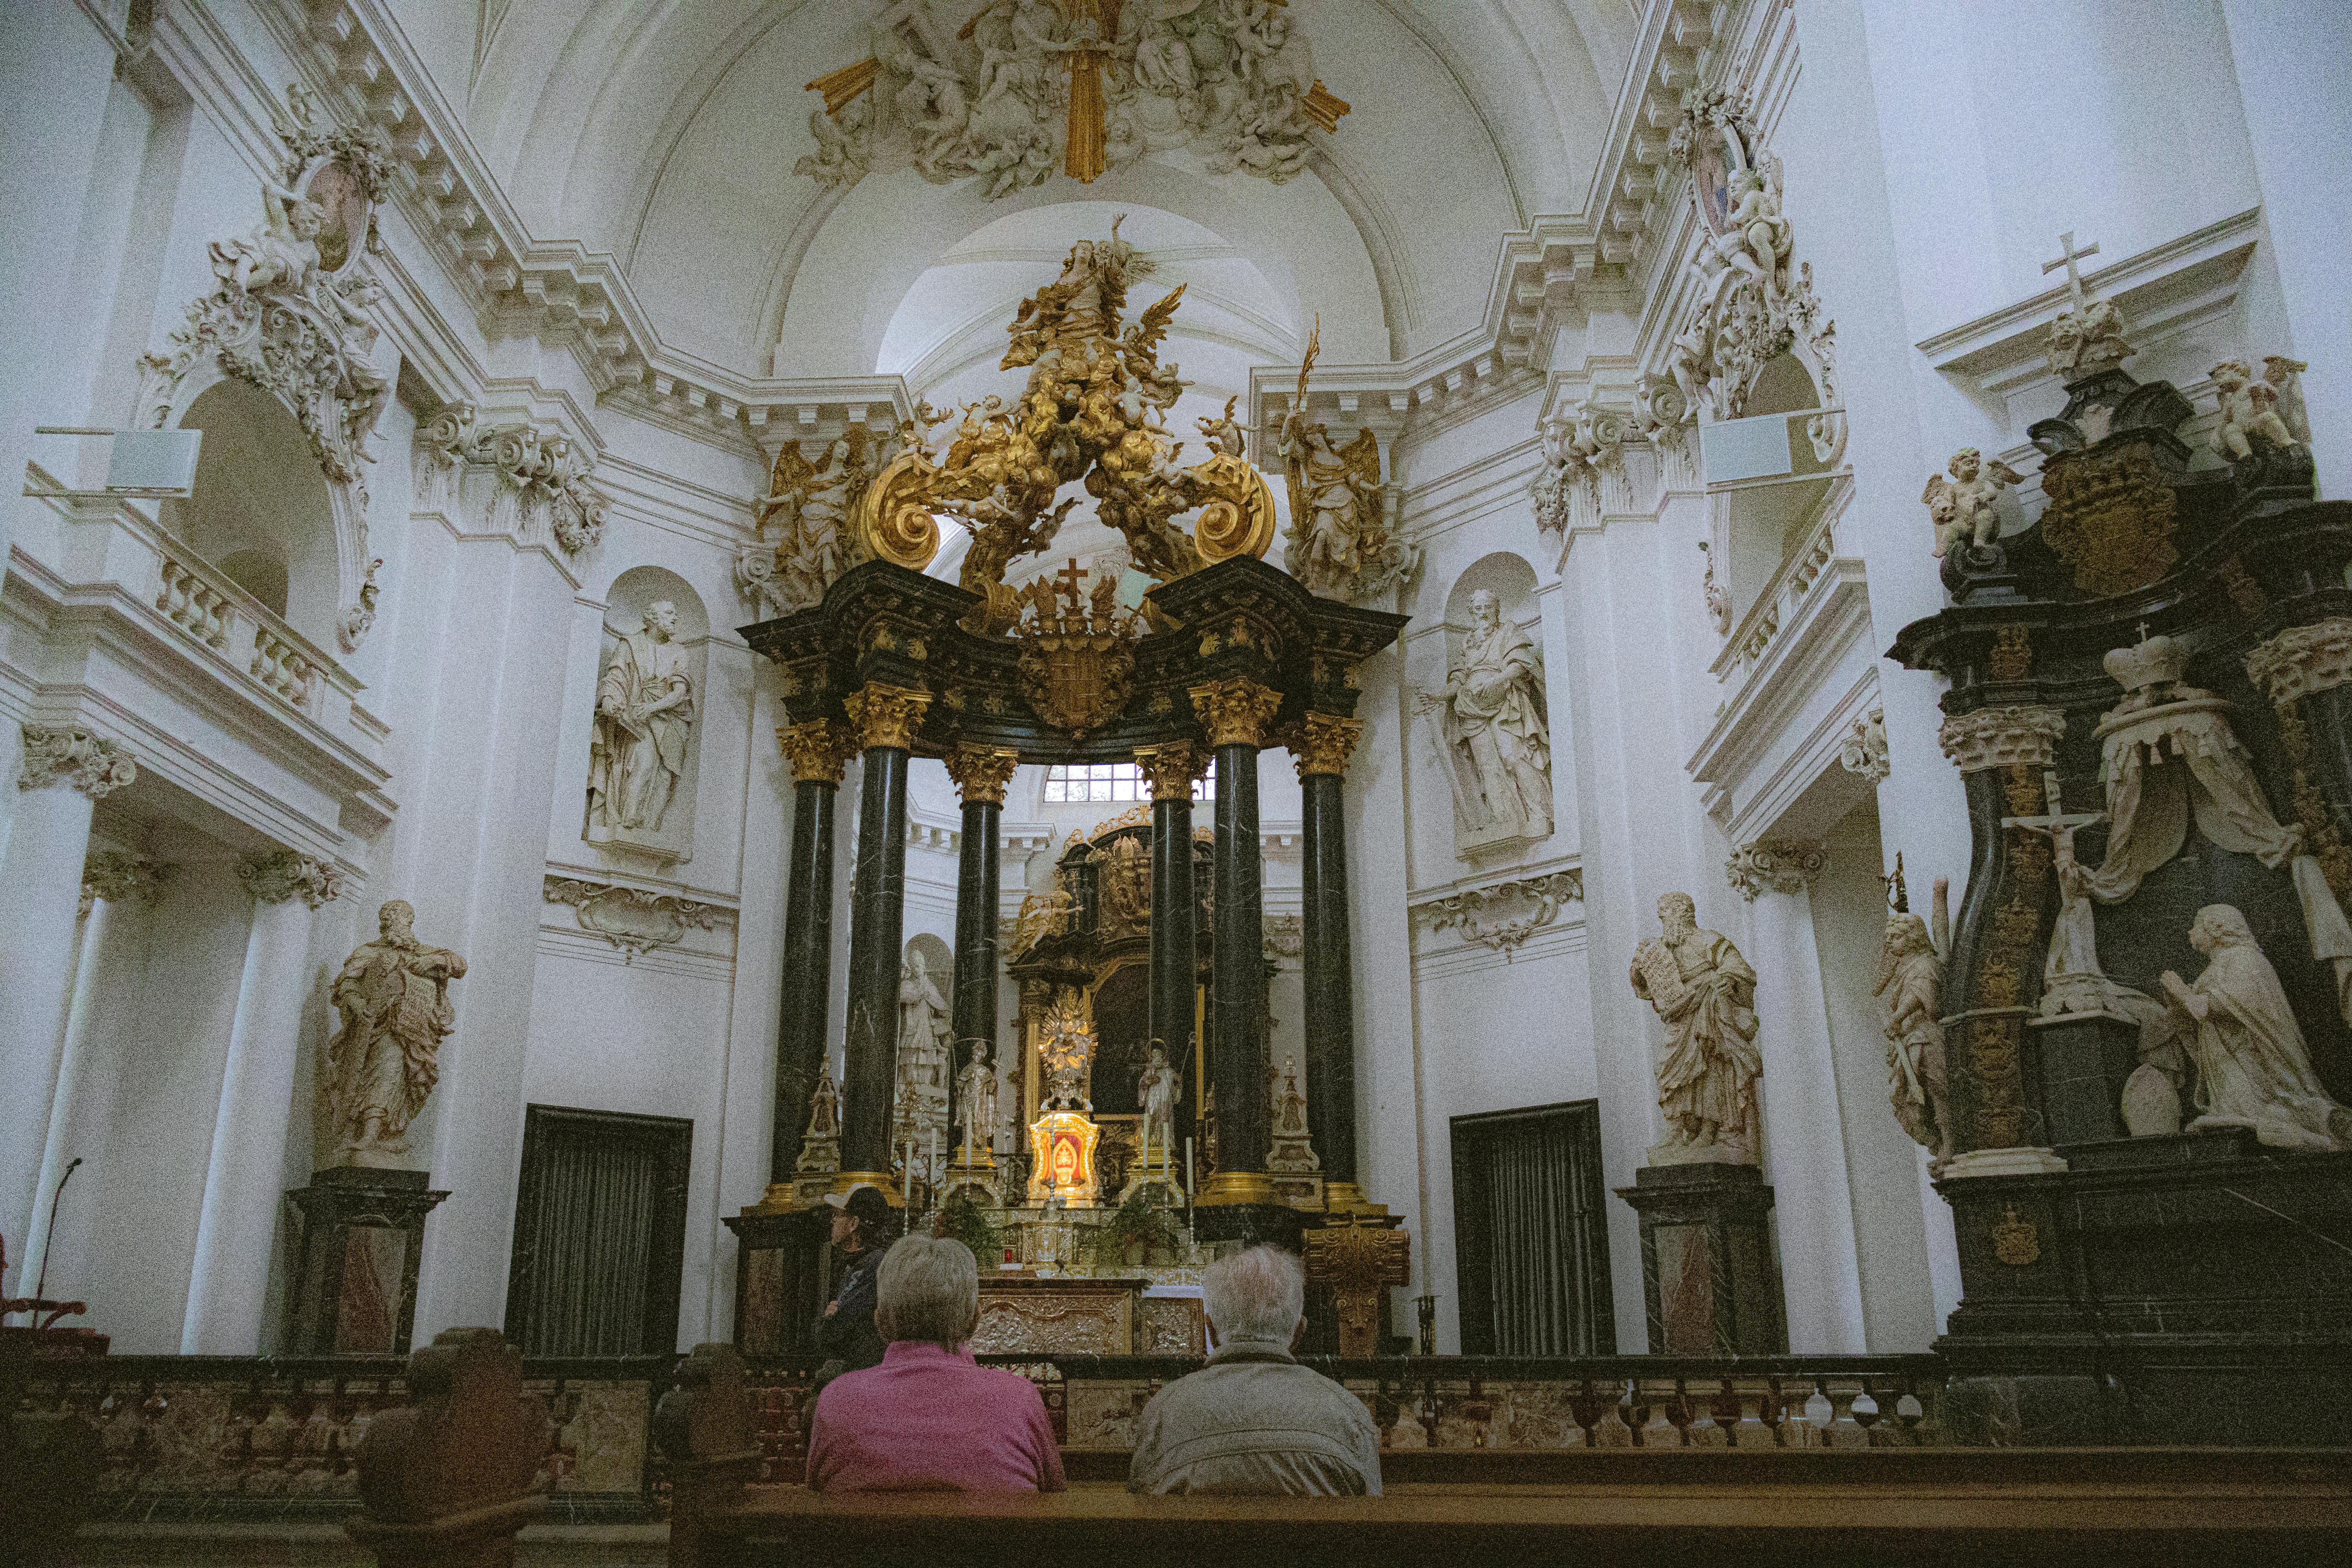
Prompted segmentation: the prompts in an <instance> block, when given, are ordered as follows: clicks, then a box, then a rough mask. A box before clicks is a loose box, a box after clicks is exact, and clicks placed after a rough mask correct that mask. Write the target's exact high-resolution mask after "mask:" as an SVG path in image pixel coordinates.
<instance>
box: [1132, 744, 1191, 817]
mask: <svg viewBox="0 0 2352 1568" xmlns="http://www.w3.org/2000/svg"><path fill="white" fill-rule="evenodd" d="M1207 761H1208V759H1207V758H1206V757H1205V756H1203V755H1202V754H1201V753H1200V752H1196V751H1195V750H1194V749H1193V746H1192V742H1189V741H1170V742H1166V743H1164V744H1162V745H1158V746H1139V747H1137V748H1136V751H1135V765H1136V766H1137V767H1139V768H1141V769H1142V770H1143V776H1144V777H1145V778H1147V779H1149V780H1150V781H1151V798H1152V800H1153V801H1154V802H1155V803H1157V802H1159V801H1163V800H1190V799H1192V784H1193V781H1194V780H1196V779H1198V778H1199V777H1200V776H1201V774H1202V772H1203V771H1204V768H1205V764H1206V763H1207Z"/></svg>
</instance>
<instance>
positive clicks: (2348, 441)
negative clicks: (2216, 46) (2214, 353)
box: [2221, 0, 2352, 499]
mask: <svg viewBox="0 0 2352 1568" xmlns="http://www.w3.org/2000/svg"><path fill="white" fill-rule="evenodd" d="M2221 14H2222V16H2223V18H2224V20H2225V21H2226V22H2227V23H2228V25H2229V29H2230V54H2231V59H2232V61H2233V62H2234V63H2235V64H2236V66H2237V72H2238V96H2239V99H2240V100H2241V101H2242V107H2243V109H2244V110H2245V116H2246V132H2247V135H2248V137H2249V139H2250V140H2251V141H2252V143H2253V154H2254V174H2255V177H2256V178H2257V179H2258V180H2260V181H2261V183H2262V190H2263V226H2265V227H2266V228H2268V229H2269V230H2270V240H2271V258H2272V260H2273V263H2274V264H2275V265H2276V266H2277V268H2278V278H2279V289H2280V291H2281V292H2282V293H2283V294H2284V295H2285V297H2286V316H2287V326H2288V330H2289V331H2291V332H2292V333H2293V335H2294V342H2293V343H2292V344H2291V345H2280V346H2273V345H2272V344H2267V343H2250V344H2248V345H2247V347H2248V348H2250V349H2252V351H2253V352H2254V353H2292V354H2293V355H2294V358H2296V359H2299V360H2302V361H2304V362H2305V363H2307V364H2309V365H2310V367H2311V368H2310V369H2309V370H2306V371H2305V372H2304V373H2303V402H2304V408H2305V412H2306V413H2307V414H2309V416H2310V417H2311V428H2312V433H2313V436H2314V437H2315V439H2314V441H2313V443H2312V456H2313V458H2315V460H2316V461H2317V463H2318V465H2319V493H2320V494H2321V495H2322V496H2326V497H2333V498H2337V499H2340V498H2342V497H2343V496H2345V495H2347V493H2352V315H2347V312H2346V310H2345V309H2344V279H2343V274H2344V214H2345V211H2346V208H2347V204H2352V117H2347V114H2346V112H2345V107H2344V84H2345V83H2346V82H2347V81H2352V26H2346V22H2347V17H2346V16H2345V15H2344V13H2343V11H2342V10H2341V9H2340V8H2339V7H2337V6H2335V5H2327V4H2324V3H2322V0H2302V3H2300V4H2297V3H2294V0H2222V4H2221Z"/></svg>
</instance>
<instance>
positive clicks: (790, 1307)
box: [725, 1208, 833, 1356]
mask: <svg viewBox="0 0 2352 1568" xmlns="http://www.w3.org/2000/svg"><path fill="white" fill-rule="evenodd" d="M725 1224H726V1226H727V1228H728V1229H730V1230H731V1231H733V1232H734V1233H735V1242H736V1246H737V1248H738V1250H737V1253H736V1258H735V1348H736V1349H738V1350H740V1351H741V1352H743V1353H744V1354H745V1355H752V1356H759V1355H795V1354H799V1353H801V1352H804V1351H807V1350H810V1349H812V1348H814V1347H813V1346H812V1345H811V1343H810V1342H809V1333H810V1326H811V1325H812V1324H814V1322H815V1321H816V1320H817V1316H818V1315H819V1314H820V1313H822V1312H823V1311H824V1303H825V1300H826V1298H827V1297H828V1296H829V1295H830V1294H831V1291H830V1289H828V1287H829V1286H830V1284H831V1265H832V1250H833V1249H832V1247H830V1246H828V1245H827V1237H829V1236H830V1234H831V1232H832V1228H833V1210H832V1209H830V1208H819V1209H815V1210H806V1209H803V1210H801V1211H798V1212H796V1213H792V1214H773V1215H769V1214H751V1213H746V1214H739V1215H727V1216H725Z"/></svg>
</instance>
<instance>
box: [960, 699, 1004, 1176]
mask: <svg viewBox="0 0 2352 1568" xmlns="http://www.w3.org/2000/svg"><path fill="white" fill-rule="evenodd" d="M1019 762H1020V758H1019V756H1018V754H1017V753H1015V752H1010V751H1004V750H1001V749H997V748H992V747H987V746H959V747H957V748H956V750H955V752H954V753H953V754H951V755H950V757H949V758H948V773H949V774H950V776H951V777H953V778H954V780H955V782H956V788H957V789H958V790H959V791H960V792H961V794H962V795H963V855H962V858H961V860H959V861H958V862H957V866H956V942H955V994H954V995H953V996H952V997H951V998H950V1003H949V1005H950V1011H951V1014H952V1016H951V1018H950V1026H952V1028H953V1029H954V1031H955V1055H954V1057H953V1058H952V1060H951V1062H950V1075H949V1080H950V1089H949V1100H948V1126H949V1128H950V1131H952V1130H953V1129H954V1127H955V1125H956V1116H957V1112H958V1109H959V1107H958V1104H957V1101H958V1100H959V1098H960V1097H961V1092H962V1087H963V1068H965V1067H966V1066H967V1065H969V1064H970V1062H971V1058H972V1054H973V1053H974V1052H975V1051H977V1050H978V1049H979V1048H980V1047H982V1046H986V1047H988V1059H989V1060H990V1061H991V1062H992V1063H993V1064H994V1065H995V1066H996V1067H998V1068H1003V1065H1004V1063H1003V1058H1002V1055H1001V1047H1000V1045H999V1042H998V1040H997V1037H996V976H997V971H998V968H999V964H998V954H997V940H996V904H997V883H998V881H999V880H1000V879H1001V877H1002V869H1001V866H1000V862H999V848H1000V846H999V843H998V829H999V825H1000V824H1001V823H1002V822H1003V816H1004V786H1005V785H1006V784H1008V783H1010V782H1011V781H1012V778H1013V768H1014V767H1015V766H1017V765H1018V764H1019ZM988 1152H989V1145H988V1143H987V1142H985V1135H984V1134H982V1132H981V1131H980V1130H979V1129H974V1130H973V1141H972V1158H973V1160H974V1161H975V1163H984V1161H983V1159H982V1157H983V1156H985V1155H986V1154H987V1153H988ZM953 1154H954V1158H955V1159H957V1160H959V1161H961V1159H962V1158H963V1143H962V1142H961V1139H959V1140H958V1141H957V1142H956V1145H955V1148H954V1151H953Z"/></svg>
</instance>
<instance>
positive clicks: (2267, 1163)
mask: <svg viewBox="0 0 2352 1568" xmlns="http://www.w3.org/2000/svg"><path fill="white" fill-rule="evenodd" d="M2060 1152H2061V1153H2063V1155H2064V1156H2065V1157H2066V1159H2067V1162H2068V1163H2069V1165H2070V1166H2071V1169H2069V1170H2066V1171H2063V1172H2055V1173H2049V1174H2046V1175H2032V1176H2000V1177H1989V1178H1983V1179H1976V1180H1963V1181H1947V1182H1943V1183H1940V1184H1938V1190H1939V1191H1941V1192H1942V1193H1943V1194H1944V1195H1945V1197H1946V1198H1947V1199H1948V1201H1949V1202H1950V1203H1951V1205H1952V1216H1953V1226H1954V1229H1955V1232H1956V1234H1957V1236H1958V1242H1959V1254H1960V1273H1961V1279H1962V1281H1963V1287H1964V1295H1963V1300H1962V1301H1961V1303H1960V1306H1959V1308H1958V1310H1956V1311H1954V1312H1953V1313H1952V1315H1951V1318H1950V1320H1949V1321H1948V1324H1947V1327H1946V1332H1945V1335H1944V1337H1943V1338H1942V1339H1940V1340H1938V1341H1937V1343H1936V1350H1937V1354H1939V1355H1941V1356H1942V1357H1944V1358H1945V1360H1946V1362H1947V1363H1948V1364H1949V1365H1950V1366H1951V1368H1952V1369H1953V1374H1954V1380H1955V1381H1954V1390H1955V1394H1956V1397H1957V1403H1956V1404H1952V1405H1948V1406H1947V1409H1948V1415H1947V1417H1946V1420H1947V1425H1948V1426H1953V1427H1954V1430H1955V1431H1956V1432H1958V1433H1961V1434H1966V1435H1964V1436H1960V1437H1959V1438H1958V1440H1960V1441H1971V1442H1976V1441H1981V1442H2017V1443H2045V1444H2065V1443H2167V1444H2208V1443H2221V1444H2256V1445H2261V1444H2276V1445H2294V1444H2300V1443H2346V1442H2352V1252H2347V1250H2346V1240H2347V1238H2352V1154H2299V1153H2285V1152H2278V1151H2274V1150H2269V1149H2265V1148H2263V1146H2262V1145H2260V1144H2258V1143H2256V1142H2254V1141H2253V1139H2252V1135H2251V1134H2249V1133H2245V1132H2242V1131H2232V1132H2189V1133H2180V1134H2177V1135H2173V1136H2168V1137H2159V1138H2126V1139H2113V1140H2106V1141H2101V1142H2086V1143H2076V1144H2072V1145H2065V1146H2062V1148H2061V1150H2060ZM1956 1419H1957V1425H1955V1421H1956Z"/></svg>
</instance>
